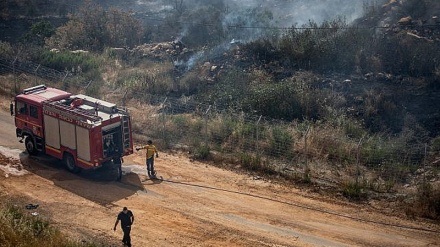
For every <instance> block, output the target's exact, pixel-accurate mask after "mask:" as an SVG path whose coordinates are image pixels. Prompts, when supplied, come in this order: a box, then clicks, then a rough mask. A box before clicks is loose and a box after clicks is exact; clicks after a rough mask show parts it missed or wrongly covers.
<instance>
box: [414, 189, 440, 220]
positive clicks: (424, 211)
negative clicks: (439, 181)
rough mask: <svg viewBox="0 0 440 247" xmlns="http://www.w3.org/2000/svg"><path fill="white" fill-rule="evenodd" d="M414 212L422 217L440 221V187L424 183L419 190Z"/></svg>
mask: <svg viewBox="0 0 440 247" xmlns="http://www.w3.org/2000/svg"><path fill="white" fill-rule="evenodd" d="M414 204H415V205H414V206H413V210H416V213H417V214H418V215H420V216H422V217H426V218H429V219H435V220H440V187H438V186H437V187H434V186H433V185H432V184H430V183H426V182H424V183H422V184H420V185H419V187H418V188H417V197H416V201H415V203H414Z"/></svg>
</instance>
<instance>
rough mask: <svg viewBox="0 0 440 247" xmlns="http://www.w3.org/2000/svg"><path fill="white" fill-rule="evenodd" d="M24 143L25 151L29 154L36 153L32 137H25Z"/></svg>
mask: <svg viewBox="0 0 440 247" xmlns="http://www.w3.org/2000/svg"><path fill="white" fill-rule="evenodd" d="M24 145H25V146H26V151H27V152H28V153H29V154H30V155H36V154H38V150H37V149H36V147H35V143H34V140H32V137H30V136H28V137H26V139H25V140H24Z"/></svg>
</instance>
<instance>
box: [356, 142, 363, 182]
mask: <svg viewBox="0 0 440 247" xmlns="http://www.w3.org/2000/svg"><path fill="white" fill-rule="evenodd" d="M363 139H364V137H362V138H361V139H360V140H359V143H358V146H357V153H356V185H359V176H360V174H361V170H360V168H359V154H360V147H361V145H362V140H363Z"/></svg>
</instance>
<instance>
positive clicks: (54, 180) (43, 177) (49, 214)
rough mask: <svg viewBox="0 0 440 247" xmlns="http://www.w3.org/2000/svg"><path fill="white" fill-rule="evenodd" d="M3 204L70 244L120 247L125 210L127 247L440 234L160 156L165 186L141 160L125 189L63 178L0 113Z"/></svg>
mask: <svg viewBox="0 0 440 247" xmlns="http://www.w3.org/2000/svg"><path fill="white" fill-rule="evenodd" d="M0 124H1V128H0V153H1V154H2V155H1V156H0V157H1V158H0V192H1V193H0V197H3V198H5V197H6V196H12V197H20V198H22V199H23V200H25V201H26V202H28V203H36V204H39V205H40V206H39V208H38V209H36V210H30V211H29V213H31V212H35V211H36V212H37V213H39V215H40V216H42V217H46V218H48V219H50V220H51V221H52V222H53V224H54V225H56V226H58V227H59V228H60V229H61V230H62V231H63V232H65V233H67V234H69V235H70V236H72V237H73V238H76V239H79V240H84V241H90V240H91V239H92V238H97V239H100V240H102V241H105V242H107V243H109V244H108V245H111V246H121V241H120V239H121V236H122V232H121V230H120V229H119V228H118V230H117V231H116V232H113V230H112V227H113V225H114V222H115V218H116V215H117V213H118V212H119V211H120V210H121V209H122V207H123V206H127V207H128V208H129V209H130V210H132V211H133V213H134V215H135V223H134V225H133V230H132V242H133V246H411V247H414V246H440V226H438V225H434V224H430V223H429V222H425V221H419V220H411V221H410V220H406V219H401V218H397V217H392V216H387V215H385V214H383V213H381V212H378V211H376V210H374V209H373V208H372V207H369V206H368V205H367V204H365V205H356V204H352V203H348V202H341V201H336V200H332V199H329V198H324V197H321V196H318V195H315V194H312V193H309V192H307V191H303V190H300V189H297V188H295V187H293V186H288V185H282V184H279V183H275V182H274V181H267V180H263V179H260V178H258V177H253V176H250V175H247V174H237V173H234V172H232V171H229V170H224V169H221V168H218V167H214V166H210V165H207V164H203V163H200V162H196V161H192V160H190V159H189V158H188V157H187V156H186V155H185V154H182V153H164V152H160V157H159V158H158V159H157V160H156V169H157V171H158V174H159V175H160V176H161V177H162V178H163V180H155V181H152V180H146V177H145V170H144V165H143V163H144V156H143V153H142V152H139V153H136V154H133V155H131V156H130V157H126V158H125V163H124V165H123V170H124V172H125V175H124V177H123V179H122V182H116V181H112V180H110V179H108V176H107V172H106V171H94V172H89V171H86V172H82V173H81V174H78V175H75V174H71V173H69V172H68V171H67V170H66V169H64V168H63V167H62V165H61V164H60V163H59V162H57V161H56V160H53V159H51V158H50V157H45V156H41V157H40V156H38V157H29V156H28V155H27V153H26V152H25V151H24V147H23V144H21V143H19V142H18V140H17V139H16V138H15V137H14V134H15V129H14V126H13V119H12V118H11V117H10V116H9V115H8V114H7V113H6V112H0Z"/></svg>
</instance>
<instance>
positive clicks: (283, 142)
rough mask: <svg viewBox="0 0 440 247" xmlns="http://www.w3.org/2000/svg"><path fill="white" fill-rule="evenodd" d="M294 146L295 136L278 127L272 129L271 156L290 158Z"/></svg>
mask: <svg viewBox="0 0 440 247" xmlns="http://www.w3.org/2000/svg"><path fill="white" fill-rule="evenodd" d="M293 144H294V139H293V136H292V134H291V133H290V132H289V131H288V130H287V129H285V128H283V127H278V126H275V127H274V128H272V135H271V138H270V148H269V150H268V151H269V152H270V153H269V155H272V156H275V157H285V156H290V155H291V154H292V151H293V150H292V148H293Z"/></svg>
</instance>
